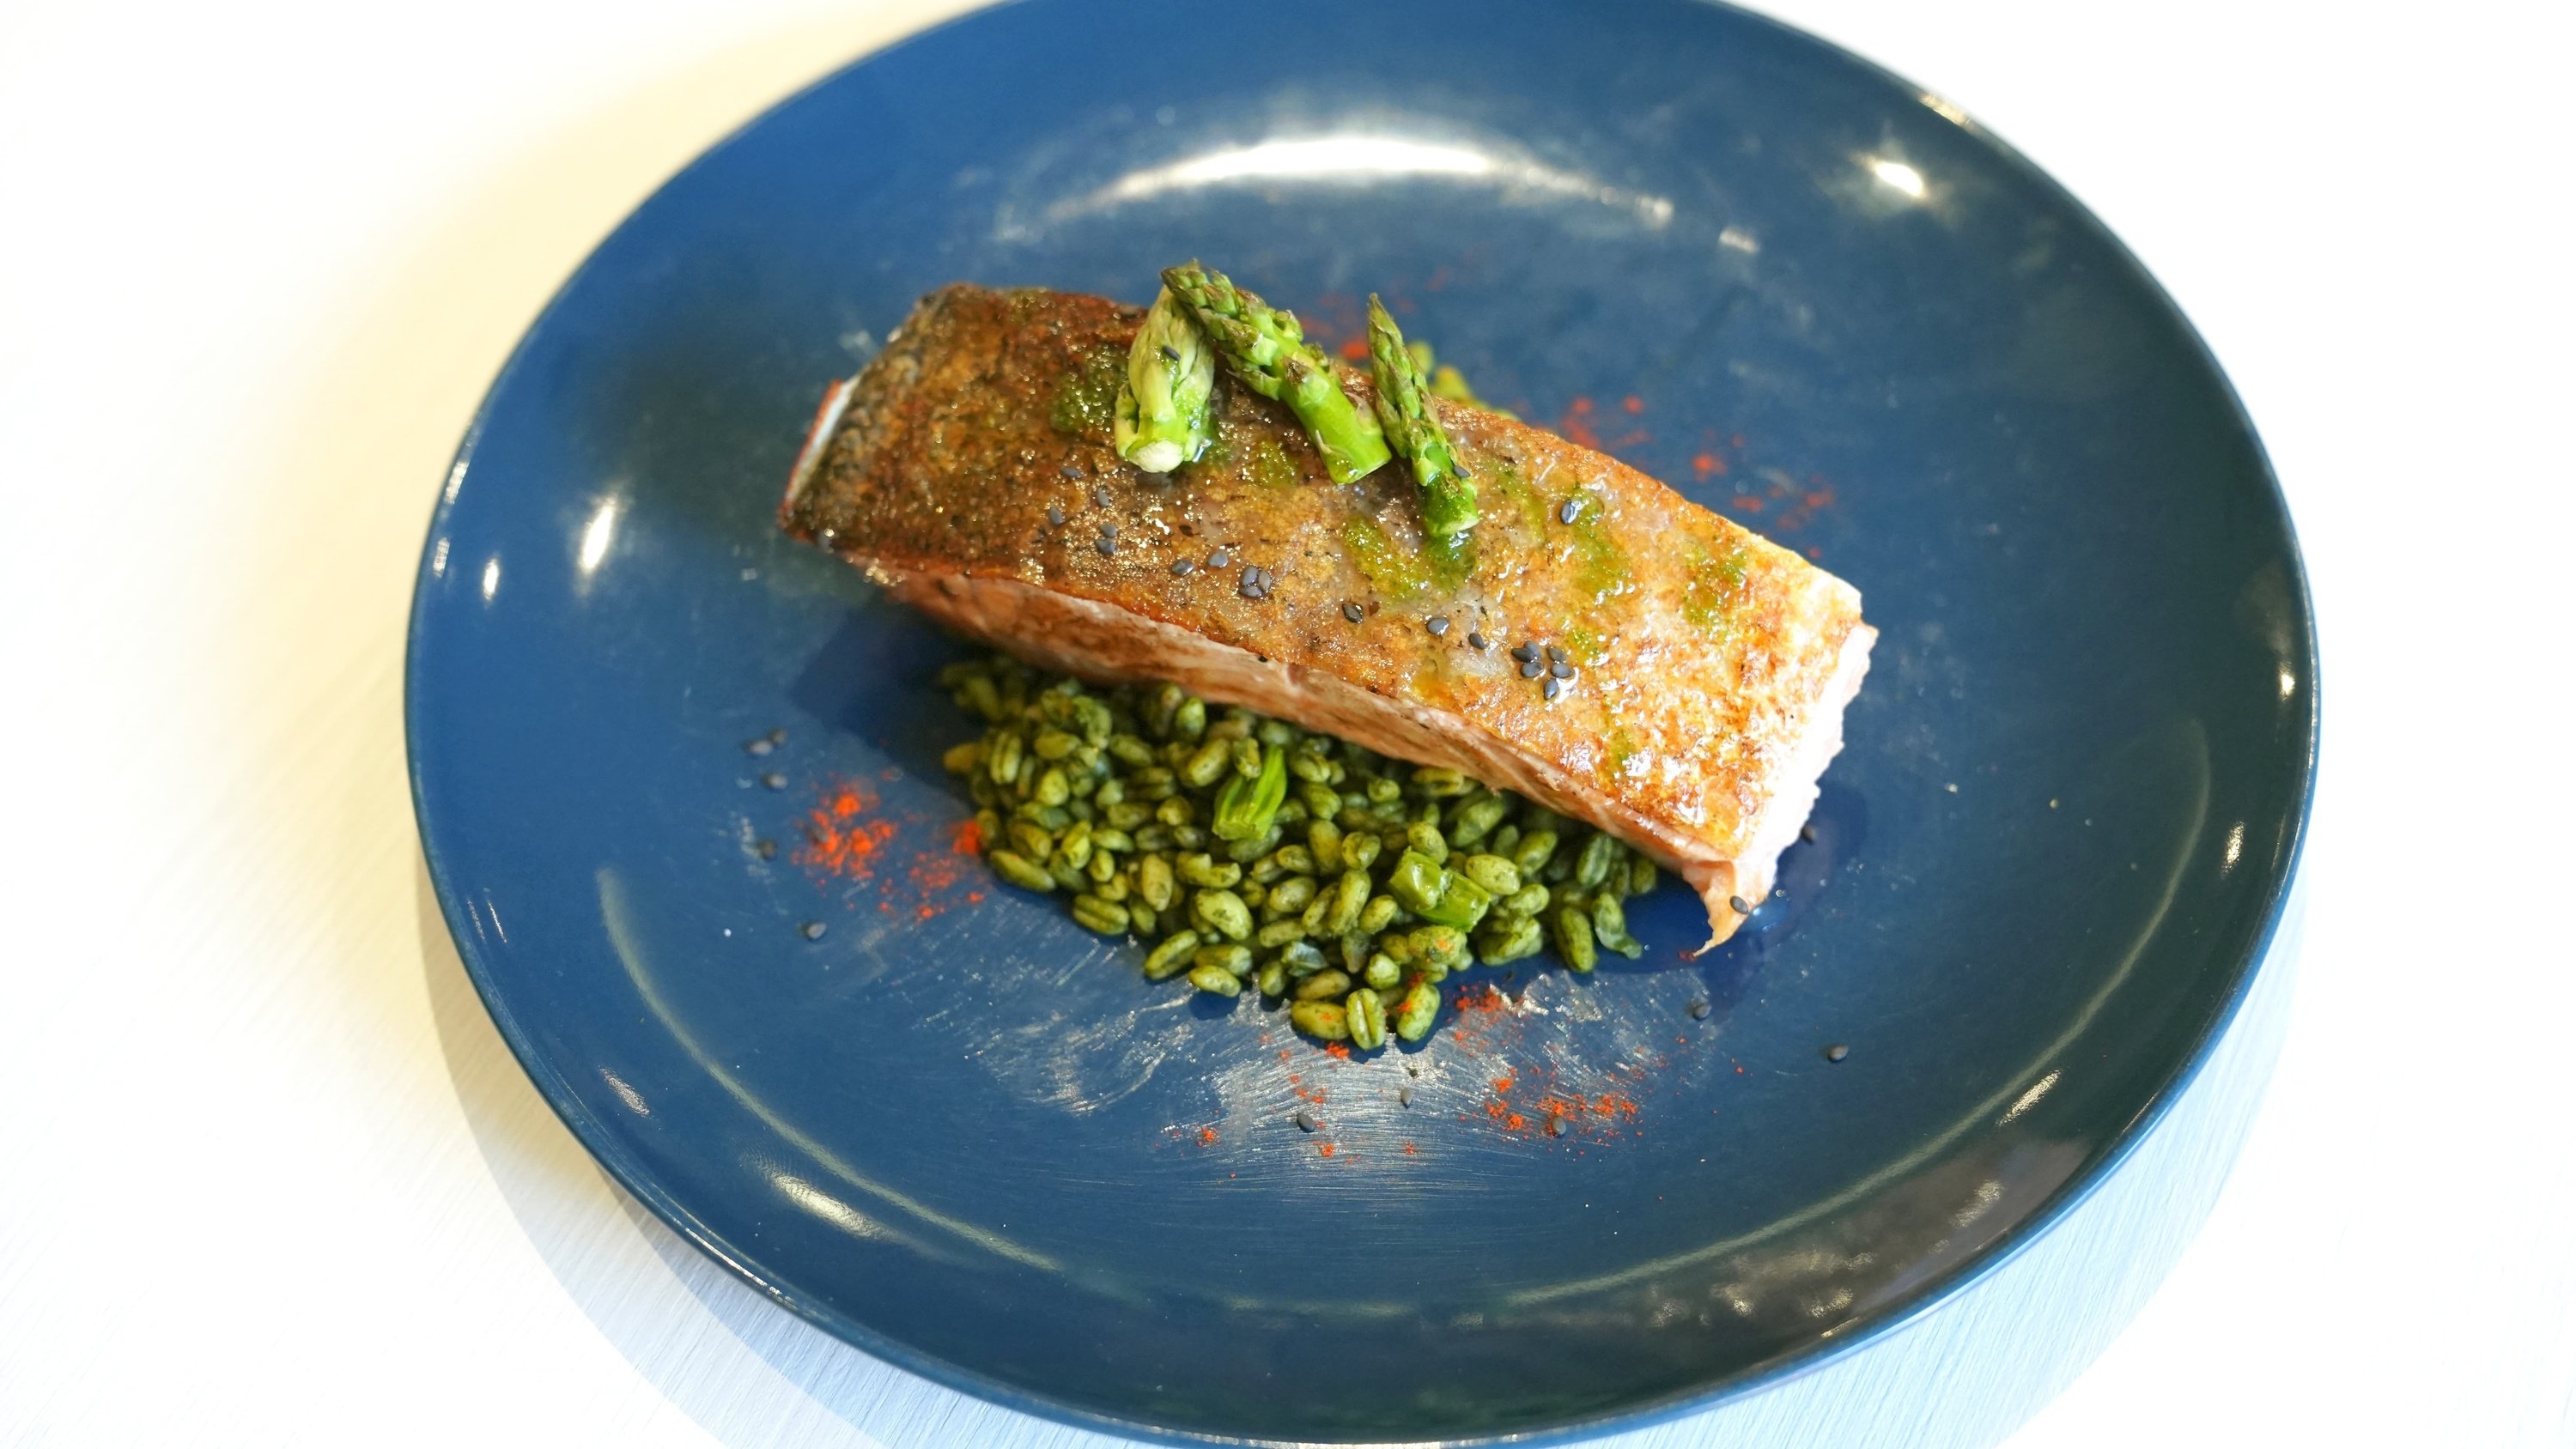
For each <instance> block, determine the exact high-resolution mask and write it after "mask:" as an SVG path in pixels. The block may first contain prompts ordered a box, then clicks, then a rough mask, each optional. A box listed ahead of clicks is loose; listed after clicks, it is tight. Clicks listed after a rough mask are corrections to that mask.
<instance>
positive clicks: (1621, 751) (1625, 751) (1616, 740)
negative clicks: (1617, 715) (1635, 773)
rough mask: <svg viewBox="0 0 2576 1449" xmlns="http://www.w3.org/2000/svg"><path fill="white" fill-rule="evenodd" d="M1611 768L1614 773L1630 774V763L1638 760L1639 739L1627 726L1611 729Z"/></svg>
mask: <svg viewBox="0 0 2576 1449" xmlns="http://www.w3.org/2000/svg"><path fill="white" fill-rule="evenodd" d="M1609 743H1610V768H1611V770H1612V771H1613V772H1614V773H1617V774H1621V775H1624V774H1626V773H1628V762H1629V761H1630V760H1633V759H1635V758H1637V737H1636V736H1635V735H1633V734H1630V733H1629V732H1628V727H1627V726H1626V725H1612V726H1611V727H1610V742H1609Z"/></svg>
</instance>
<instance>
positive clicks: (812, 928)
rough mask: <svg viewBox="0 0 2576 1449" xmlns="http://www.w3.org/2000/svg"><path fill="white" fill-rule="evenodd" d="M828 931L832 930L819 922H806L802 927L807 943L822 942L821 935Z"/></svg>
mask: <svg viewBox="0 0 2576 1449" xmlns="http://www.w3.org/2000/svg"><path fill="white" fill-rule="evenodd" d="M830 929H832V928H831V927H829V926H827V925H824V924H823V923H822V922H821V921H807V922H806V923H805V926H804V930H805V939H806V940H808V941H819V940H822V939H823V933H824V932H825V931H828V930H830Z"/></svg>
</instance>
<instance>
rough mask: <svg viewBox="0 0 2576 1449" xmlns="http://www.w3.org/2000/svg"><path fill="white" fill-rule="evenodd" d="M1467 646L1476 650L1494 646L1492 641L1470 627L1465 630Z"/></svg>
mask: <svg viewBox="0 0 2576 1449" xmlns="http://www.w3.org/2000/svg"><path fill="white" fill-rule="evenodd" d="M1467 647H1468V648H1470V649H1476V650H1485V649H1491V648H1493V647H1494V641H1493V640H1491V639H1488V638H1486V637H1485V636H1484V635H1482V634H1479V633H1477V632H1476V631H1475V630H1473V629H1470V630H1468V631H1467Z"/></svg>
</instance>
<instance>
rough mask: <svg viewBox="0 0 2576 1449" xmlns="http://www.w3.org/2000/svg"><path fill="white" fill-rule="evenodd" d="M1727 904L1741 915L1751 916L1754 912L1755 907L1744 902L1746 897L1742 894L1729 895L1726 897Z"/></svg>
mask: <svg viewBox="0 0 2576 1449" xmlns="http://www.w3.org/2000/svg"><path fill="white" fill-rule="evenodd" d="M1726 904H1727V906H1728V908H1729V909H1731V910H1733V911H1734V912H1735V913H1736V914H1737V915H1739V916H1749V915H1752V914H1753V908H1752V907H1751V906H1749V905H1746V904H1745V903H1744V897H1742V896H1728V897H1727V898H1726Z"/></svg>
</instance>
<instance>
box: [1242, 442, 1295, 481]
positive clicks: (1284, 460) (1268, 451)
mask: <svg viewBox="0 0 2576 1449" xmlns="http://www.w3.org/2000/svg"><path fill="white" fill-rule="evenodd" d="M1250 472H1251V476H1252V481H1253V482H1254V483H1255V484H1257V485H1259V486H1261V487H1263V488H1294V487H1296V486H1297V484H1298V483H1299V482H1300V481H1302V480H1303V478H1304V476H1305V475H1304V473H1303V471H1302V470H1300V469H1299V468H1298V466H1297V461H1296V460H1295V459H1293V458H1291V457H1289V456H1288V449H1287V448H1286V447H1285V446H1283V445H1282V444H1281V443H1280V441H1279V440H1278V439H1277V438H1267V437H1265V438H1263V439H1261V440H1260V441H1258V442H1256V443H1254V444H1253V445H1252V466H1251V469H1250Z"/></svg>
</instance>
